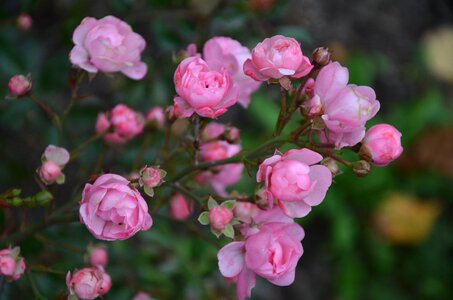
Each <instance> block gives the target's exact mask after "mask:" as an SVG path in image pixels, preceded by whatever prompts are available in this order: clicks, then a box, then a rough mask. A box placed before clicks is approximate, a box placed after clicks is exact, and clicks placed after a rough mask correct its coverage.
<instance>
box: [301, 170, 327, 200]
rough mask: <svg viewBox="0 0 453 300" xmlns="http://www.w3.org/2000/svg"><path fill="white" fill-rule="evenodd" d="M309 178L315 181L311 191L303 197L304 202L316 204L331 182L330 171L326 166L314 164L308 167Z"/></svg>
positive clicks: (322, 197) (321, 198)
mask: <svg viewBox="0 0 453 300" xmlns="http://www.w3.org/2000/svg"><path fill="white" fill-rule="evenodd" d="M309 176H310V179H311V180H312V181H316V186H315V188H314V189H313V191H312V192H311V193H310V194H309V195H308V196H307V197H305V198H304V201H305V203H307V204H308V205H311V206H315V205H318V204H320V203H321V202H322V200H324V197H325V196H326V193H327V190H328V189H329V187H330V185H331V184H332V173H331V172H330V170H329V169H328V168H327V167H324V166H321V165H315V166H311V167H310V174H309Z"/></svg>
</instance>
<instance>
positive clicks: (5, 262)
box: [0, 247, 25, 280]
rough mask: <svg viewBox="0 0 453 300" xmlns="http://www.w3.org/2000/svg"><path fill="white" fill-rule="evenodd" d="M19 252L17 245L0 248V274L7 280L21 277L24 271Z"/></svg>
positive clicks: (23, 262)
mask: <svg viewBox="0 0 453 300" xmlns="http://www.w3.org/2000/svg"><path fill="white" fill-rule="evenodd" d="M19 253H20V249H19V247H15V248H12V249H10V248H7V249H2V250H0V276H3V277H5V279H7V280H18V279H19V278H20V277H22V275H23V274H24V272H25V261H24V258H23V257H21V256H19Z"/></svg>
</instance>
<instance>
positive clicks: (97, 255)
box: [89, 247, 109, 267]
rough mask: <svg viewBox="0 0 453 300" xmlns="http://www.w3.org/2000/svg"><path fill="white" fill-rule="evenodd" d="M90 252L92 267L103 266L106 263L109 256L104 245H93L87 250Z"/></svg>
mask: <svg viewBox="0 0 453 300" xmlns="http://www.w3.org/2000/svg"><path fill="white" fill-rule="evenodd" d="M89 254H90V257H89V259H90V265H91V266H93V267H96V266H101V267H105V266H106V265H107V262H108V259H109V256H108V253H107V250H105V248H104V247H94V248H93V249H91V250H90V251H89Z"/></svg>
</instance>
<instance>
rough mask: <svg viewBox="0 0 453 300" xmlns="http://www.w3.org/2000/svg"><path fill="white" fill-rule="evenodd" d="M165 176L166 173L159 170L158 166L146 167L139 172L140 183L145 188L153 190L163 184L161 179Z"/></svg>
mask: <svg viewBox="0 0 453 300" xmlns="http://www.w3.org/2000/svg"><path fill="white" fill-rule="evenodd" d="M166 174H167V172H165V171H164V170H162V169H160V168H159V166H156V167H146V168H143V169H142V170H141V171H140V178H141V180H140V182H141V183H142V184H143V185H146V186H147V187H150V188H154V187H156V186H159V185H161V184H162V182H164V180H163V178H164V177H165V175H166Z"/></svg>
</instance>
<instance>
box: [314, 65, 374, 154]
mask: <svg viewBox="0 0 453 300" xmlns="http://www.w3.org/2000/svg"><path fill="white" fill-rule="evenodd" d="M348 80H349V73H348V69H347V68H344V67H342V66H341V65H340V64H339V63H338V62H333V63H330V64H328V65H327V66H325V67H323V68H322V69H321V71H320V72H319V74H318V76H317V77H316V81H315V85H314V95H313V97H312V98H311V99H310V113H311V114H312V115H320V116H321V118H322V120H323V121H324V123H325V125H326V128H327V129H326V132H322V133H321V139H322V140H323V142H327V143H332V144H334V145H335V147H336V148H342V147H345V146H354V145H355V144H357V143H358V142H360V140H361V139H362V138H363V136H364V135H365V123H366V122H367V121H368V120H370V119H371V118H372V117H374V116H375V115H376V113H377V112H378V110H379V107H380V104H379V101H378V100H376V94H375V92H374V90H373V89H372V88H370V87H368V86H356V85H354V84H348Z"/></svg>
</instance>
